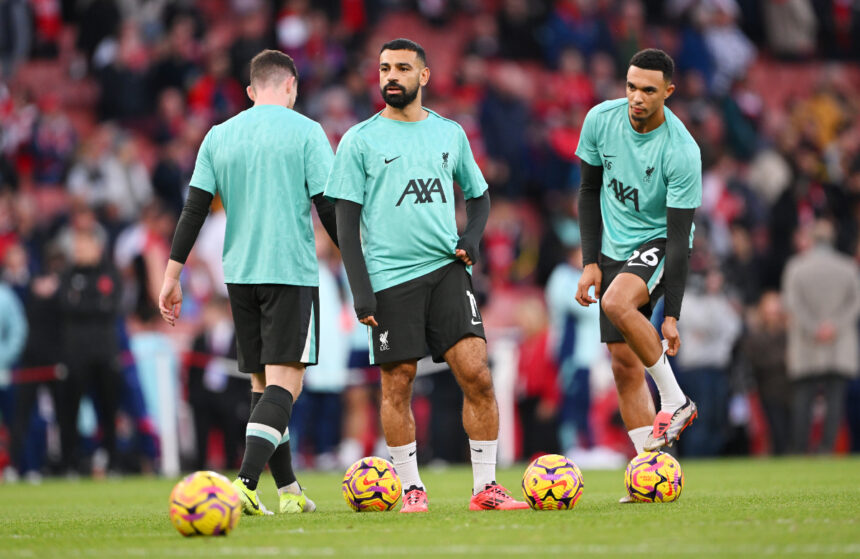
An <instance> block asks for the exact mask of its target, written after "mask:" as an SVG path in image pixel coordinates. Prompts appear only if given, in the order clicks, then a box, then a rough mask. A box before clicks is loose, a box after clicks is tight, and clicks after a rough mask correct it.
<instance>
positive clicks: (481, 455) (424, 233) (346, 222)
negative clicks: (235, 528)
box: [325, 39, 528, 513]
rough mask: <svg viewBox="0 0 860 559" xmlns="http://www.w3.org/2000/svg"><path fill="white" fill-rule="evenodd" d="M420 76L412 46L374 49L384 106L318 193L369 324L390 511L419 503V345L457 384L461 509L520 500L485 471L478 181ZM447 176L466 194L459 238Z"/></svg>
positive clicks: (494, 410)
mask: <svg viewBox="0 0 860 559" xmlns="http://www.w3.org/2000/svg"><path fill="white" fill-rule="evenodd" d="M429 79H430V69H429V68H428V67H427V59H426V56H425V53H424V49H423V48H421V46H420V45H418V44H417V43H414V42H413V41H410V40H407V39H396V40H394V41H390V42H388V43H386V44H384V45H383V46H382V49H381V50H380V55H379V82H380V88H381V91H382V97H383V99H384V100H385V108H384V109H383V110H382V111H381V112H380V113H378V114H376V115H375V116H373V117H371V118H370V119H368V120H366V121H364V122H362V123H360V124H357V125H355V126H353V127H352V128H351V129H350V130H349V131H348V132H347V133H346V135H344V137H343V139H342V140H341V143H340V146H339V147H338V150H337V154H336V155H335V160H334V164H333V166H332V172H331V175H330V176H329V180H328V185H327V186H326V193H325V194H326V196H327V197H330V198H333V199H335V200H336V215H337V220H338V239H339V240H340V248H341V254H342V256H343V261H344V265H345V266H346V271H347V276H348V278H349V283H350V286H351V289H352V292H353V296H354V299H355V311H356V314H357V315H358V319H359V320H360V321H361V322H362V323H363V324H365V325H367V326H368V330H369V335H370V340H369V341H370V359H371V362H372V363H373V364H377V365H379V366H380V368H381V370H382V403H381V409H380V414H381V418H382V428H383V431H384V433H385V440H386V442H387V443H388V449H389V452H390V453H391V457H392V459H393V461H394V465H395V467H396V468H397V473H398V474H399V475H400V478H401V480H402V482H403V488H404V499H403V507H402V509H401V512H407V513H411V512H426V511H427V510H428V504H427V503H428V502H427V492H426V488H425V486H424V483H423V482H422V481H421V478H420V476H419V474H418V461H417V456H416V453H417V450H416V444H415V419H414V418H413V416H412V408H411V401H412V384H413V381H414V380H415V373H416V365H417V361H418V359H419V358H421V357H423V356H424V355H425V354H426V351H427V348H429V350H430V353H431V355H432V357H433V360H434V361H436V362H442V361H443V360H444V361H446V362H447V363H448V365H449V366H450V367H451V370H452V371H453V373H454V377H455V378H456V380H457V382H458V384H459V385H460V387H461V388H462V389H463V393H464V403H463V426H464V427H465V430H466V433H467V434H468V435H469V443H470V447H471V449H472V469H473V482H474V483H473V492H472V498H471V502H470V504H469V508H470V509H471V510H493V509H496V510H510V509H522V508H528V505H527V504H526V503H524V502H520V501H516V500H514V499H513V498H512V497H511V496H510V495H509V494H508V492H507V491H506V490H505V489H504V488H503V487H502V486H500V485H498V484H497V483H496V479H495V478H496V474H495V468H496V448H497V443H498V434H499V411H498V407H497V405H496V397H495V393H494V391H493V383H492V377H491V375H490V369H489V367H488V365H487V344H486V338H485V335H484V326H483V321H482V319H481V315H480V313H479V312H478V306H477V304H476V302H475V296H474V294H473V289H472V281H471V275H470V272H471V265H472V264H473V263H474V262H475V261H476V260H477V258H478V244H479V242H480V239H481V235H482V234H483V231H484V227H485V225H486V223H487V217H488V216H489V211H490V199H489V195H488V194H487V183H486V181H485V180H484V177H483V176H482V175H481V171H480V169H479V168H478V166H477V164H476V163H475V159H474V157H473V156H472V150H471V148H470V147H469V142H468V139H467V138H466V134H465V132H464V131H463V129H462V128H461V127H460V125H459V124H457V123H456V122H453V121H451V120H448V119H446V118H443V117H441V116H439V115H438V114H436V113H434V112H433V111H430V110H428V109H426V108H424V107H422V105H421V88H422V87H423V86H425V85H427V82H428V81H429ZM455 180H456V181H457V182H458V184H459V185H460V189H461V190H462V191H463V194H464V196H465V198H466V213H467V216H468V221H467V225H466V229H465V231H464V232H463V234H462V235H458V234H457V224H456V220H455V217H454V185H453V181H455Z"/></svg>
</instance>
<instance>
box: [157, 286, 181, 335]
mask: <svg viewBox="0 0 860 559" xmlns="http://www.w3.org/2000/svg"><path fill="white" fill-rule="evenodd" d="M158 310H160V311H161V318H163V319H164V321H165V322H167V323H168V324H170V325H171V326H176V319H178V318H179V313H180V312H181V311H182V287H181V286H180V285H179V278H173V277H169V276H165V277H164V283H163V284H162V285H161V294H160V295H159V296H158Z"/></svg>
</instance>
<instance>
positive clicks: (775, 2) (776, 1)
mask: <svg viewBox="0 0 860 559" xmlns="http://www.w3.org/2000/svg"><path fill="white" fill-rule="evenodd" d="M764 21H765V28H766V30H767V41H768V44H769V45H770V48H771V50H772V51H773V53H774V54H776V55H779V56H783V57H786V58H790V59H797V58H803V57H807V56H810V55H812V54H813V53H814V52H815V39H816V32H817V30H818V29H817V28H818V21H817V20H816V18H815V11H814V10H813V9H812V2H810V1H809V0H767V1H766V2H764Z"/></svg>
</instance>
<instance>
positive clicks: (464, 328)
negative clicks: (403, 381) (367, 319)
mask: <svg viewBox="0 0 860 559" xmlns="http://www.w3.org/2000/svg"><path fill="white" fill-rule="evenodd" d="M374 317H375V318H376V322H377V323H378V324H379V326H378V327H376V328H372V327H370V328H368V335H369V336H370V340H369V344H368V345H369V346H370V362H371V363H372V364H374V365H379V364H382V363H391V362H394V361H405V360H409V359H420V358H422V357H424V356H425V355H427V353H428V349H429V353H430V355H431V356H432V357H433V361H435V362H437V363H441V362H442V361H444V359H443V357H442V356H443V355H444V354H445V352H446V351H448V350H449V349H451V348H452V347H453V346H454V345H455V344H456V343H457V342H459V341H460V340H462V339H463V338H465V337H467V336H477V337H479V338H483V339H484V340H486V339H487V337H486V335H485V334H484V324H483V319H482V318H481V313H480V311H479V310H478V304H477V302H476V301H475V296H474V292H473V290H472V276H470V275H469V273H468V272H466V266H465V264H463V263H462V262H459V261H457V262H453V263H451V264H448V265H447V266H443V267H442V268H439V269H438V270H434V271H432V272H430V273H429V274H426V275H424V276H421V277H419V278H415V279H412V280H409V281H407V282H404V283H401V284H400V285H395V286H394V287H389V288H388V289H383V290H382V291H378V292H377V293H376V314H375V315H374Z"/></svg>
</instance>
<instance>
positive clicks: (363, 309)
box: [334, 199, 376, 320]
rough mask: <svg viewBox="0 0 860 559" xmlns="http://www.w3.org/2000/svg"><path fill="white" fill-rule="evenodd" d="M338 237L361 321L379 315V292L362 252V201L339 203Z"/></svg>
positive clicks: (337, 209)
mask: <svg viewBox="0 0 860 559" xmlns="http://www.w3.org/2000/svg"><path fill="white" fill-rule="evenodd" d="M334 207H335V214H336V215H337V237H338V239H339V240H340V255H341V258H343V266H344V268H346V277H347V278H348V279H349V285H350V287H351V288H352V298H353V303H354V305H353V306H354V307H355V314H356V316H357V317H358V319H359V320H361V319H363V318H367V317H368V316H372V315H374V314H376V295H375V294H374V293H373V286H372V285H371V283H370V274H368V273H367V263H365V261H364V253H362V251H361V226H360V224H361V208H362V206H361V204H357V203H355V202H350V201H349V200H340V199H339V200H337V201H336V202H335V205H334Z"/></svg>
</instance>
